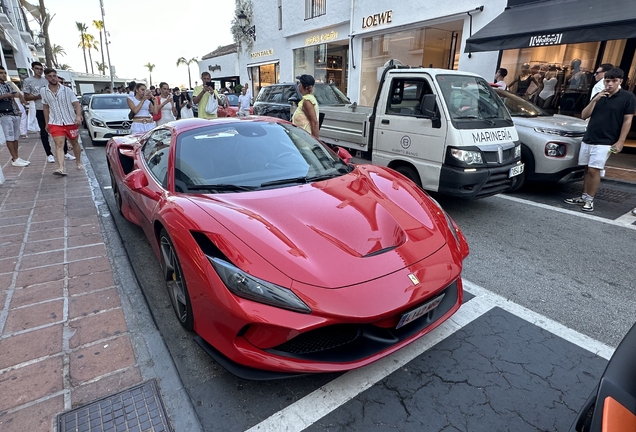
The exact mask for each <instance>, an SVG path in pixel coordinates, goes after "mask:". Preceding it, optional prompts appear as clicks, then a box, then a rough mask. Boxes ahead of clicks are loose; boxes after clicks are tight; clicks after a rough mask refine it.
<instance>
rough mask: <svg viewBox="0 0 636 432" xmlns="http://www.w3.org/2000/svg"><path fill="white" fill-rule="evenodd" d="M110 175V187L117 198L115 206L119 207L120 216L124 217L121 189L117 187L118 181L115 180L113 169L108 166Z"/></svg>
mask: <svg viewBox="0 0 636 432" xmlns="http://www.w3.org/2000/svg"><path fill="white" fill-rule="evenodd" d="M108 173H109V174H110V186H111V187H112V188H113V195H114V197H115V205H116V206H117V211H119V214H120V215H122V216H123V215H124V213H123V212H122V211H121V205H122V202H121V192H120V191H119V187H118V186H117V181H116V180H115V175H114V174H113V169H112V168H111V167H110V164H109V165H108Z"/></svg>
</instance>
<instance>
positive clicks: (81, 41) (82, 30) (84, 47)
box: [75, 21, 88, 73]
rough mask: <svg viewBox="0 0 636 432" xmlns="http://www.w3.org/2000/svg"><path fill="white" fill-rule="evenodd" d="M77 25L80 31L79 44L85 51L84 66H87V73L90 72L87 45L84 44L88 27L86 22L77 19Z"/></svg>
mask: <svg viewBox="0 0 636 432" xmlns="http://www.w3.org/2000/svg"><path fill="white" fill-rule="evenodd" d="M75 25H76V26H77V31H79V32H80V43H79V45H77V46H78V47H80V48H82V51H84V66H86V73H88V63H87V62H86V46H85V44H84V41H85V38H84V34H85V33H86V30H88V27H86V24H84V23H81V22H77V21H75Z"/></svg>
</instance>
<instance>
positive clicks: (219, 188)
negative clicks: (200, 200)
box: [186, 183, 258, 192]
mask: <svg viewBox="0 0 636 432" xmlns="http://www.w3.org/2000/svg"><path fill="white" fill-rule="evenodd" d="M186 187H187V188H188V190H189V191H195V190H213V191H216V192H236V191H252V190H256V189H258V186H245V185H235V184H222V183H219V184H203V185H199V184H198V185H190V186H186Z"/></svg>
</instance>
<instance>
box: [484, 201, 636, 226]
mask: <svg viewBox="0 0 636 432" xmlns="http://www.w3.org/2000/svg"><path fill="white" fill-rule="evenodd" d="M495 197H497V198H501V199H505V200H508V201H514V202H517V203H520V204H527V205H530V206H534V207H538V208H542V209H546V210H552V211H555V212H557V213H564V214H568V215H570V216H576V217H580V218H583V219H589V220H593V221H596V222H601V223H604V224H607V225H613V226H617V227H621V228H629V229H632V230H636V225H632V223H633V222H634V220H636V218H634V219H633V220H632V221H631V222H628V221H627V220H626V219H624V218H625V215H623V216H621V217H619V218H618V219H605V218H602V217H599V216H594V215H591V214H587V213H583V212H581V211H580V210H579V211H573V210H567V209H563V208H561V207H554V206H551V205H549V204H542V203H538V202H534V201H530V200H526V199H523V198H517V197H511V196H509V195H502V194H499V195H495Z"/></svg>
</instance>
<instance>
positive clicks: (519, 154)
mask: <svg viewBox="0 0 636 432" xmlns="http://www.w3.org/2000/svg"><path fill="white" fill-rule="evenodd" d="M520 157H521V146H520V145H518V146H515V159H517V158H520Z"/></svg>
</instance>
